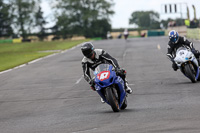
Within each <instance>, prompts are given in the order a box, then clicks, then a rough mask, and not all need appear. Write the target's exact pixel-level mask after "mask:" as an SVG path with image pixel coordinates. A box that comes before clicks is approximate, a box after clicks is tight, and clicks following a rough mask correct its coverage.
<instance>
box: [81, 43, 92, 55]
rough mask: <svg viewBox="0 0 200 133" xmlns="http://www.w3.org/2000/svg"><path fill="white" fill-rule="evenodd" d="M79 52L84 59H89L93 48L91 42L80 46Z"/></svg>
mask: <svg viewBox="0 0 200 133" xmlns="http://www.w3.org/2000/svg"><path fill="white" fill-rule="evenodd" d="M81 51H82V53H83V55H84V56H85V57H87V58H90V57H91V56H92V55H93V53H94V46H93V44H92V43H91V42H85V43H83V44H82V45H81Z"/></svg>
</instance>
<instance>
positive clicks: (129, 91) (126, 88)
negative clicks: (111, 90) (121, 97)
mask: <svg viewBox="0 0 200 133" xmlns="http://www.w3.org/2000/svg"><path fill="white" fill-rule="evenodd" d="M125 90H126V92H127V93H128V94H131V93H132V92H133V91H132V89H131V87H129V86H128V82H127V81H126V83H125Z"/></svg>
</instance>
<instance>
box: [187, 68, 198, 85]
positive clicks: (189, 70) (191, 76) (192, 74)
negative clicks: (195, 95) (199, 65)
mask: <svg viewBox="0 0 200 133" xmlns="http://www.w3.org/2000/svg"><path fill="white" fill-rule="evenodd" d="M185 74H186V75H187V76H188V78H189V79H190V80H191V81H192V83H195V82H196V81H197V80H196V78H195V74H196V73H195V70H194V67H193V65H192V64H186V65H185Z"/></svg>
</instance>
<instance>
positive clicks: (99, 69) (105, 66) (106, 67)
mask: <svg viewBox="0 0 200 133" xmlns="http://www.w3.org/2000/svg"><path fill="white" fill-rule="evenodd" d="M108 70H109V64H100V65H98V66H97V67H96V68H95V74H98V73H100V72H102V71H108Z"/></svg>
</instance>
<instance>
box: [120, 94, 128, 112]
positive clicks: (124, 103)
mask: <svg viewBox="0 0 200 133" xmlns="http://www.w3.org/2000/svg"><path fill="white" fill-rule="evenodd" d="M126 107H127V100H126V97H125V99H124V102H123V104H122V106H121V109H125V108H126Z"/></svg>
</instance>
